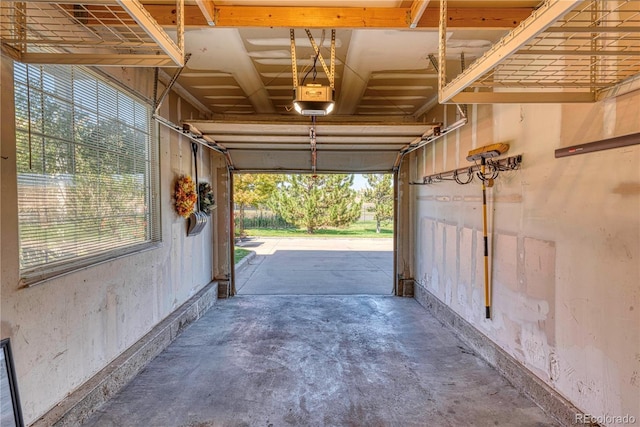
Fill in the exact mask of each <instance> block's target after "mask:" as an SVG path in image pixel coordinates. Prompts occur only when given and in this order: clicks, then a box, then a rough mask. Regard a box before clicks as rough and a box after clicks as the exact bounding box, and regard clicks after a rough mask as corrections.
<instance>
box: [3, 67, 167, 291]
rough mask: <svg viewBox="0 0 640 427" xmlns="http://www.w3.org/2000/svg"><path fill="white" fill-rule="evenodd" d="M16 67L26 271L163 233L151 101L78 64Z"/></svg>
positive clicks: (74, 263) (33, 277) (30, 277)
mask: <svg viewBox="0 0 640 427" xmlns="http://www.w3.org/2000/svg"><path fill="white" fill-rule="evenodd" d="M14 70H15V71H14V79H15V80H14V81H15V107H16V108H15V114H16V143H17V167H18V209H19V228H20V269H21V273H22V277H23V279H24V280H25V281H26V282H27V283H29V282H30V281H31V282H33V281H38V280H42V279H44V278H47V277H51V276H55V275H58V274H61V273H65V272H67V271H72V270H75V269H78V268H81V267H84V266H87V265H91V264H93V263H96V262H101V261H104V260H107V259H111V258H113V257H117V256H120V255H124V254H126V253H130V252H133V251H137V250H139V249H142V248H144V247H145V246H148V245H149V244H150V243H153V242H156V241H159V240H160V232H159V230H160V227H159V214H158V208H157V202H156V200H155V195H156V194H157V191H156V186H157V171H156V170H155V165H156V164H157V161H156V156H157V150H156V146H155V144H154V143H152V141H153V138H152V130H151V108H150V106H149V105H147V104H146V103H144V102H143V101H141V100H140V99H138V98H136V97H134V96H133V95H131V94H128V93H125V92H124V91H123V90H122V89H120V88H119V87H117V86H115V85H113V84H111V83H110V82H108V81H106V80H105V79H104V78H102V77H100V76H98V75H97V74H94V73H91V72H90V71H89V70H87V69H84V68H81V67H72V66H34V65H26V64H20V63H15V65H14Z"/></svg>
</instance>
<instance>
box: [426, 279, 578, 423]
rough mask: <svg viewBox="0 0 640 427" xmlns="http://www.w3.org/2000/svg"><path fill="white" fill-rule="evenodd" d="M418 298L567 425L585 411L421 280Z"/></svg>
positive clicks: (513, 381) (516, 384)
mask: <svg viewBox="0 0 640 427" xmlns="http://www.w3.org/2000/svg"><path fill="white" fill-rule="evenodd" d="M414 293H415V296H414V298H415V299H416V301H418V303H419V304H420V305H421V306H423V307H424V308H425V309H427V311H429V312H430V313H431V314H433V316H434V317H435V318H436V319H438V320H439V321H440V322H441V323H442V324H444V325H446V326H448V327H450V328H451V329H453V331H454V333H455V334H456V335H457V336H458V337H459V338H460V339H461V340H462V341H463V342H464V343H465V344H467V345H468V346H470V347H471V348H472V350H473V351H475V352H476V353H477V354H478V355H479V356H480V357H482V358H483V359H484V360H486V361H487V363H489V364H490V365H491V366H493V367H494V368H495V369H496V370H497V371H498V372H499V373H500V374H501V375H502V376H503V377H504V378H505V379H506V380H507V381H509V382H510V383H511V384H512V385H513V386H514V387H515V388H516V389H517V390H518V391H519V392H521V393H523V394H525V395H526V396H528V397H529V398H530V399H531V400H532V401H533V402H534V403H535V404H536V405H538V406H539V407H540V408H542V410H543V411H545V412H546V413H547V414H548V415H549V416H551V417H553V418H555V419H556V421H558V422H559V423H560V424H562V425H563V426H573V425H575V420H576V419H577V418H576V416H577V415H578V414H583V411H580V410H579V409H578V408H577V407H575V406H574V405H573V404H572V403H571V402H569V401H568V400H567V399H566V398H565V397H563V396H562V395H560V394H559V393H558V392H557V391H555V390H554V389H553V388H551V387H550V386H549V385H547V384H546V383H545V382H543V381H542V380H541V379H540V378H538V377H537V376H536V375H535V374H534V373H533V372H531V371H529V370H528V369H527V368H525V367H524V366H523V365H522V364H520V363H519V362H518V361H516V360H515V359H514V358H513V357H512V356H511V355H510V354H508V353H506V352H505V351H504V350H503V349H502V348H500V347H499V346H498V345H497V344H496V343H494V342H493V341H491V340H490V339H489V338H488V337H487V336H486V335H484V334H483V333H482V332H480V331H479V330H478V329H476V328H475V327H474V326H472V325H471V324H470V323H469V322H468V321H466V320H465V319H463V318H462V317H461V316H460V315H459V314H458V313H456V312H455V311H453V310H452V309H451V308H450V307H449V306H447V305H446V304H444V303H443V302H442V301H441V300H440V299H438V298H437V297H436V296H435V295H433V294H432V293H431V292H429V291H428V290H427V289H425V287H424V286H423V285H422V284H419V283H418V282H416V283H415V285H414Z"/></svg>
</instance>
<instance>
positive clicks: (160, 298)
mask: <svg viewBox="0 0 640 427" xmlns="http://www.w3.org/2000/svg"><path fill="white" fill-rule="evenodd" d="M114 72H117V78H118V80H119V81H120V82H123V83H124V84H126V85H129V86H131V87H133V88H135V89H137V90H138V91H140V92H142V93H143V94H146V95H147V96H150V95H151V93H152V85H153V70H122V69H119V68H118V69H117V70H114ZM0 78H1V82H2V91H1V93H2V104H1V105H2V111H1V117H2V123H1V128H0V131H1V132H2V156H3V160H2V169H1V172H2V175H1V180H2V181H1V185H2V197H1V199H2V200H3V203H2V212H1V227H0V237H1V241H2V245H1V258H0V262H1V267H2V269H1V271H2V276H1V279H2V288H1V296H2V305H1V312H0V315H1V320H2V329H1V333H2V338H5V337H9V338H11V343H12V346H13V353H14V358H15V362H16V370H17V377H18V385H19V389H20V395H21V401H22V407H23V412H24V417H25V422H26V423H27V424H28V423H31V422H33V421H34V420H35V419H37V418H38V417H39V416H41V415H42V414H43V413H45V412H46V411H47V410H49V409H50V408H51V407H52V406H54V405H55V404H56V403H57V402H59V401H60V400H61V399H63V398H64V397H65V396H66V395H67V394H69V393H70V392H72V391H73V390H74V389H76V388H77V387H78V386H80V385H81V384H82V383H84V382H85V381H86V380H87V379H89V378H90V377H91V376H92V375H94V374H95V373H97V372H98V371H99V370H100V369H102V368H104V367H105V366H106V365H107V364H108V363H109V362H110V361H111V360H113V359H114V358H116V357H117V356H118V355H119V354H120V353H122V352H123V351H124V350H126V349H127V348H128V347H129V346H131V345H132V344H133V343H135V342H136V341H137V340H138V339H140V338H141V337H142V336H143V335H144V334H145V333H146V332H148V331H149V330H150V329H151V328H152V327H153V326H154V325H156V324H157V323H159V322H160V321H161V320H162V319H164V318H165V317H167V316H168V315H169V314H170V313H171V312H172V311H173V310H175V309H176V308H177V307H179V306H180V305H181V304H182V303H184V302H185V301H186V300H187V299H188V298H189V297H190V296H192V295H193V294H195V293H196V292H197V291H198V290H200V289H201V288H202V287H204V286H205V285H207V284H208V283H209V282H210V281H211V280H212V278H213V267H212V259H213V253H212V251H213V249H212V247H213V245H212V243H211V242H212V240H213V238H214V234H213V232H212V229H213V226H212V225H207V226H206V227H205V229H204V231H203V232H202V233H201V234H200V235H198V236H194V237H187V236H186V223H185V221H186V220H185V219H184V218H181V217H179V216H178V215H177V214H176V213H175V211H174V209H173V206H172V203H173V201H172V188H173V186H174V182H175V179H176V177H177V176H178V175H180V174H191V175H193V173H194V172H193V157H192V152H191V149H190V145H189V142H188V141H187V140H186V139H183V138H182V137H180V136H178V135H177V134H176V133H174V132H172V131H170V130H168V129H167V128H164V127H159V147H160V150H159V151H160V198H161V212H162V215H161V216H162V236H163V238H162V242H161V244H160V245H159V247H157V248H156V249H151V250H147V251H144V252H140V253H137V254H133V255H130V256H126V257H123V258H120V259H117V260H113V261H111V262H107V263H104V264H100V265H97V266H94V267H92V268H88V269H85V270H82V271H78V272H76V273H72V274H69V275H66V276H64V277H61V278H59V279H56V280H51V281H48V282H46V283H42V284H40V285H37V286H33V287H30V288H19V285H18V281H19V271H18V268H19V267H18V231H17V213H18V212H17V207H16V203H17V196H16V168H15V139H14V130H13V124H12V120H13V119H12V117H13V99H12V92H13V83H12V68H11V63H10V61H8V60H5V59H3V61H2V68H1V71H0ZM161 113H162V115H163V116H165V117H169V116H170V118H171V119H172V120H174V121H176V122H177V121H178V120H179V118H180V117H181V116H187V115H188V114H192V113H193V111H190V107H189V105H188V104H186V103H185V102H183V101H181V100H179V99H178V98H177V97H175V96H173V95H172V96H171V97H170V98H169V99H168V100H167V101H166V102H165V104H164V105H163V108H162V110H161ZM195 114H197V112H195ZM4 157H6V159H4ZM199 161H200V163H199V166H198V173H199V177H200V178H201V179H204V180H208V181H209V182H211V183H212V184H213V188H216V183H215V173H212V170H213V169H214V168H216V167H218V166H220V165H217V163H219V162H221V160H220V159H217V157H215V156H213V157H211V156H210V154H209V153H208V152H207V151H206V150H205V151H204V152H202V151H200V160H199ZM223 164H224V163H223V162H222V163H221V165H223Z"/></svg>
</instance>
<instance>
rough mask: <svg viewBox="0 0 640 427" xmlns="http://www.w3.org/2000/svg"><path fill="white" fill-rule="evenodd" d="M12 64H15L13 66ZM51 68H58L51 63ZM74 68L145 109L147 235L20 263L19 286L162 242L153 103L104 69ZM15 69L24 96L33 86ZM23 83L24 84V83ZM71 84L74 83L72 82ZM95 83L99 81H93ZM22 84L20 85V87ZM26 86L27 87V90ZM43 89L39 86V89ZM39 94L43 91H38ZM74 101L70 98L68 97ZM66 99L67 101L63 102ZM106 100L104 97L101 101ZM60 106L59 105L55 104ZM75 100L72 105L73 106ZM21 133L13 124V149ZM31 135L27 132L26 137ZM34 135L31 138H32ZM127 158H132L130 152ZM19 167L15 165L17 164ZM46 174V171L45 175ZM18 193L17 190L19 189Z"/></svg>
mask: <svg viewBox="0 0 640 427" xmlns="http://www.w3.org/2000/svg"><path fill="white" fill-rule="evenodd" d="M16 64H20V66H23V67H30V66H31V67H33V66H37V65H33V64H24V63H19V62H17V63H16ZM14 67H15V65H14ZM38 67H40V68H41V70H46V69H47V67H48V65H41V66H38ZM52 67H59V66H57V65H54V66H52ZM68 67H70V68H72V69H74V72H75V70H76V69H78V70H80V71H81V72H82V73H83V75H84V76H85V77H86V76H90V77H91V78H92V79H95V81H96V82H99V83H101V84H104V85H107V86H109V87H110V88H112V89H113V90H115V91H117V93H121V94H122V95H124V96H126V97H129V98H131V99H132V100H134V101H135V102H138V103H140V104H142V105H143V106H144V108H145V113H146V114H145V117H146V118H145V128H146V129H147V132H148V133H147V138H148V142H147V144H146V149H147V157H146V158H145V161H147V162H148V166H147V168H148V171H147V174H148V176H147V178H146V179H148V181H149V183H148V185H147V186H145V198H146V199H147V200H148V204H149V207H148V212H147V214H146V215H147V217H148V221H149V224H148V225H147V226H146V228H147V229H148V235H147V236H145V238H146V240H145V241H140V242H134V243H130V244H126V245H122V246H117V247H112V248H107V249H104V250H100V251H99V252H94V253H90V254H87V255H84V256H77V257H73V258H70V259H63V260H60V261H56V262H51V263H44V264H41V265H38V266H34V267H26V268H25V267H23V266H22V265H19V273H20V283H21V285H22V286H34V285H38V284H41V283H43V282H47V281H50V280H53V279H56V278H59V277H62V276H65V275H68V274H71V273H74V272H77V271H81V270H85V269H88V268H92V267H94V266H97V265H100V264H104V263H107V262H111V261H114V260H117V259H120V258H124V257H128V256H131V255H133V254H137V253H142V252H146V251H149V250H153V249H156V248H158V247H160V245H161V243H162V217H161V203H160V202H161V200H160V170H159V166H160V158H159V156H160V147H159V144H160V138H159V129H158V124H157V122H156V121H155V120H154V119H153V102H152V101H151V100H150V99H148V98H145V97H144V96H142V95H140V94H139V93H138V92H136V91H135V90H133V89H131V88H129V87H127V86H125V85H124V84H123V83H122V82H120V81H118V80H117V79H116V78H115V77H113V76H111V75H109V74H108V73H106V72H103V71H101V70H96V69H92V68H90V67H86V66H68ZM15 77H16V74H15V71H14V73H13V82H14V83H13V88H14V92H16V93H17V92H18V90H19V89H20V90H23V91H24V92H26V93H25V95H26V96H27V97H28V96H29V89H31V88H33V84H31V85H30V84H29V82H21V83H18V81H17V79H16V78H15ZM73 81H76V79H75V76H74V77H73V78H72V82H73ZM25 83H26V85H25ZM72 84H73V83H72ZM96 84H98V83H96ZM20 86H22V87H20ZM27 86H29V89H26V88H27ZM40 89H41V90H42V88H40ZM41 93H42V92H41ZM15 100H16V95H15V94H14V122H16V120H17V111H16V103H15ZM71 101H72V102H73V99H72V100H71ZM66 102H68V100H67V101H66ZM96 102H100V99H97V100H96ZM102 102H105V100H102ZM106 102H112V101H110V100H108V99H107V100H106ZM58 105H61V104H58ZM73 105H75V103H73V104H72V106H73ZM72 117H73V120H74V121H75V118H76V115H75V112H74V113H73V115H72ZM21 132H24V129H22V128H19V127H18V126H17V124H16V129H15V132H14V135H15V141H16V150H17V144H18V140H19V138H18V135H19V134H20V133H21ZM29 137H30V135H27V139H28V138H29ZM32 138H33V137H32ZM69 142H70V143H73V144H74V146H75V144H76V142H77V141H74V138H73V137H71V138H69ZM130 158H133V154H132V156H131V157H130ZM16 166H18V165H16ZM21 173H22V172H19V171H18V169H17V170H16V188H17V189H18V188H19V183H18V177H19V175H20V174H21ZM71 175H77V171H75V170H74V172H73V174H71ZM45 176H47V174H45ZM18 193H19V192H18ZM17 222H18V245H19V248H18V252H19V254H21V253H22V244H23V243H22V240H23V237H22V235H21V234H20V227H21V221H20V216H19V215H18V221H17Z"/></svg>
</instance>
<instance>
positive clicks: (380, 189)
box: [364, 174, 393, 233]
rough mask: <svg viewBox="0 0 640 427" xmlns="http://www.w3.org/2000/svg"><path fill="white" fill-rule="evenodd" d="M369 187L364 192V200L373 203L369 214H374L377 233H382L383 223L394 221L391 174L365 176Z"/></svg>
mask: <svg viewBox="0 0 640 427" xmlns="http://www.w3.org/2000/svg"><path fill="white" fill-rule="evenodd" d="M365 178H367V184H368V185H369V187H368V188H367V189H366V190H365V192H364V200H365V201H367V202H369V203H373V207H371V208H369V212H373V219H374V220H375V221H376V233H380V226H381V225H382V223H383V222H386V221H390V220H392V219H393V188H392V185H391V175H390V174H383V175H379V174H371V175H365Z"/></svg>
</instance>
